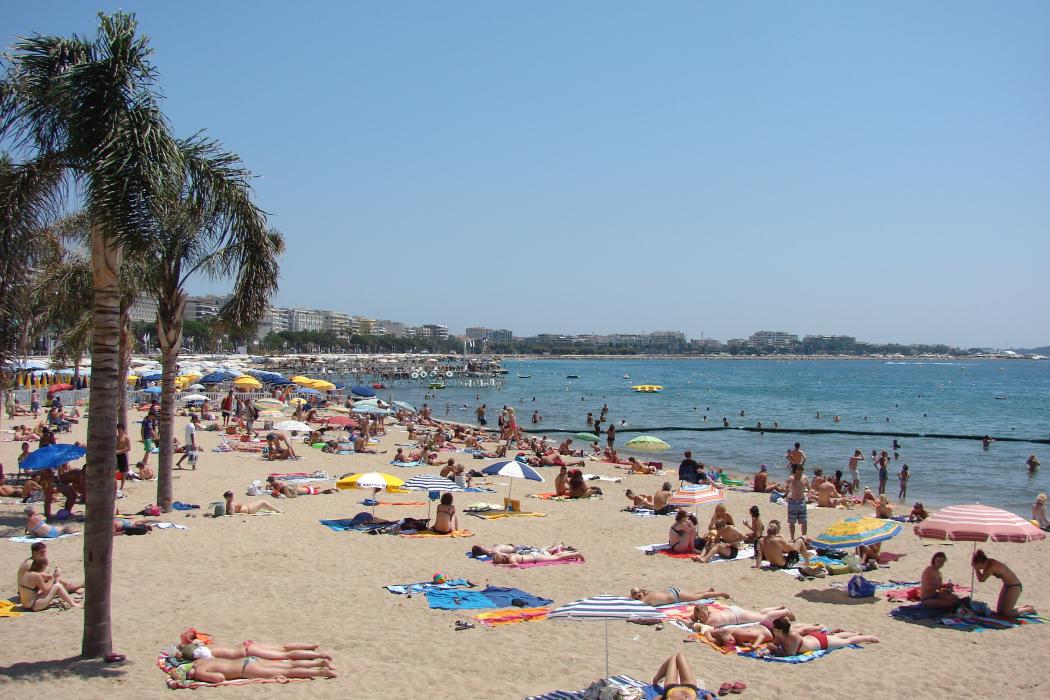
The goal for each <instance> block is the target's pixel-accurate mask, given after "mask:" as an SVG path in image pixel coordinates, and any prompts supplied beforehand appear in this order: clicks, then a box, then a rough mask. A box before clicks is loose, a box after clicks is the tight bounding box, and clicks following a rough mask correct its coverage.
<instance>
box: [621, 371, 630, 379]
mask: <svg viewBox="0 0 1050 700" xmlns="http://www.w3.org/2000/svg"><path fill="white" fill-rule="evenodd" d="M623 378H624V379H630V378H631V375H629V374H627V373H626V372H624V373H623Z"/></svg>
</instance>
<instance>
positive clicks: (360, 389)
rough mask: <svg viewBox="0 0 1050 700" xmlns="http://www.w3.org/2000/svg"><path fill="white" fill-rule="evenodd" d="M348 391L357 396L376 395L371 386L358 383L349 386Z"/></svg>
mask: <svg viewBox="0 0 1050 700" xmlns="http://www.w3.org/2000/svg"><path fill="white" fill-rule="evenodd" d="M350 393H352V394H355V395H357V396H375V395H376V392H375V389H373V388H372V387H369V386H364V385H363V384H358V385H357V386H354V387H350Z"/></svg>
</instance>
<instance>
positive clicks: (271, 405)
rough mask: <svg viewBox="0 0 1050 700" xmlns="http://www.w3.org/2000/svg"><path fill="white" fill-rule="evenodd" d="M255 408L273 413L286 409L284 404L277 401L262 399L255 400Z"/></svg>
mask: <svg viewBox="0 0 1050 700" xmlns="http://www.w3.org/2000/svg"><path fill="white" fill-rule="evenodd" d="M254 403H255V407H256V408H258V409H260V410H262V409H267V410H271V411H280V410H281V409H283V408H284V404H283V403H281V402H280V401H278V400H277V399H268V398H261V399H255V402H254Z"/></svg>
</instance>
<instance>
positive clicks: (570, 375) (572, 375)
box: [565, 374, 580, 379]
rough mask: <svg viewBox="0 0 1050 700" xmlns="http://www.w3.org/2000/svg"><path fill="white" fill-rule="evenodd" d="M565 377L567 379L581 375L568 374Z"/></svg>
mask: <svg viewBox="0 0 1050 700" xmlns="http://www.w3.org/2000/svg"><path fill="white" fill-rule="evenodd" d="M565 378H566V379H579V378H580V375H578V374H566V375H565Z"/></svg>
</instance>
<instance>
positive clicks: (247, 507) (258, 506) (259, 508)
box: [222, 491, 281, 515]
mask: <svg viewBox="0 0 1050 700" xmlns="http://www.w3.org/2000/svg"><path fill="white" fill-rule="evenodd" d="M222 497H223V498H225V499H226V515H234V514H235V513H244V514H246V515H255V514H256V513H261V512H269V513H280V512H281V511H279V510H278V509H277V508H274V507H273V506H271V505H270V504H269V503H267V502H266V501H256V502H255V503H239V502H237V501H235V500H233V491H227V492H226V493H224V494H222Z"/></svg>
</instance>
